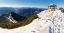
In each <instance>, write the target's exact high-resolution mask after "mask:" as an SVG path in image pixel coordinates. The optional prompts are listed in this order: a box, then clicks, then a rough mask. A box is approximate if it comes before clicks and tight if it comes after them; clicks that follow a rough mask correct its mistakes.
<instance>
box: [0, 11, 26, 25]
mask: <svg viewBox="0 0 64 33" xmlns="http://www.w3.org/2000/svg"><path fill="white" fill-rule="evenodd" d="M24 19H25V17H23V16H20V15H18V14H16V13H14V12H9V13H7V14H2V15H1V16H0V24H3V23H8V24H9V23H16V22H17V21H22V20H24Z"/></svg>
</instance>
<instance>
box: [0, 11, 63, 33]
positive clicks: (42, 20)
mask: <svg viewBox="0 0 64 33" xmlns="http://www.w3.org/2000/svg"><path fill="white" fill-rule="evenodd" d="M47 11H48V10H44V11H42V12H41V13H39V14H37V15H38V17H39V18H37V19H34V20H33V21H32V22H31V23H30V24H28V25H26V26H23V27H19V28H15V29H3V28H0V33H50V32H49V30H50V28H49V27H50V26H51V27H53V25H52V24H51V22H52V20H53V17H54V16H55V15H56V16H58V15H57V13H59V15H60V16H61V17H62V16H63V15H62V13H61V12H60V10H56V11H55V12H54V15H53V16H52V18H51V19H50V18H47V17H46V15H48V14H47V13H48V12H47ZM58 11H59V12H58ZM49 19H50V20H49ZM61 19H63V20H64V17H62V18H61ZM46 20H48V22H47V21H46ZM58 20H59V19H58ZM58 20H57V21H58ZM62 23H63V22H62ZM57 24H59V25H60V23H57ZM62 26H64V24H63V25H62ZM60 29H61V30H60V33H64V28H63V27H61V28H60ZM55 31H57V30H55ZM52 32H53V31H52Z"/></svg>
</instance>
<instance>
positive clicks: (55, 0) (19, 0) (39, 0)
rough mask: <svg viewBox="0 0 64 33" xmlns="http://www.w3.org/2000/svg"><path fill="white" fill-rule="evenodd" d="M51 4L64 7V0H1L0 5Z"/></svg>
mask: <svg viewBox="0 0 64 33" xmlns="http://www.w3.org/2000/svg"><path fill="white" fill-rule="evenodd" d="M49 4H56V5H57V6H58V7H64V0H0V7H41V8H47V6H48V5H49Z"/></svg>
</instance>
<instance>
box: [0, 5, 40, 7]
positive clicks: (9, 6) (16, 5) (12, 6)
mask: <svg viewBox="0 0 64 33" xmlns="http://www.w3.org/2000/svg"><path fill="white" fill-rule="evenodd" d="M0 7H38V8H41V7H40V6H32V5H0Z"/></svg>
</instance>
